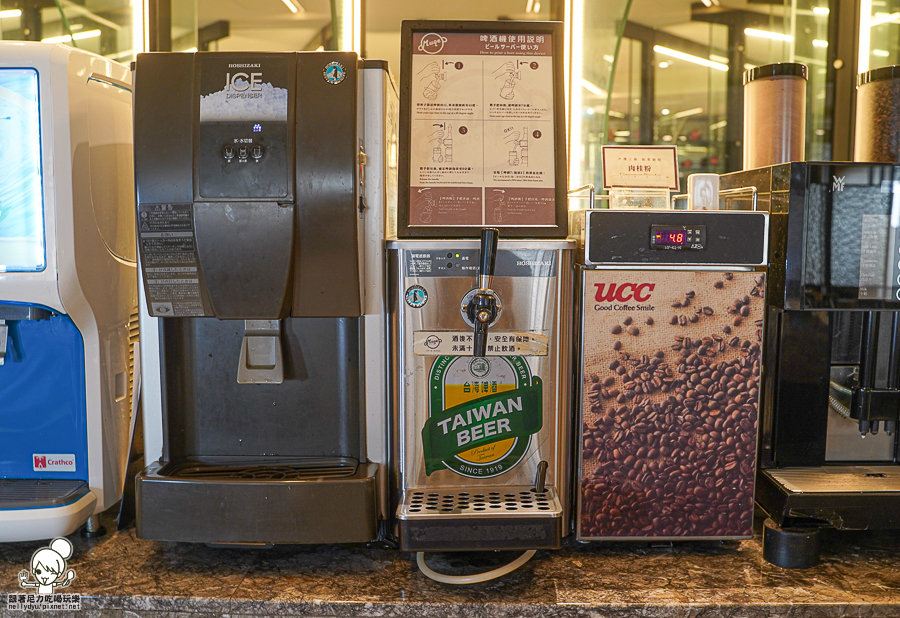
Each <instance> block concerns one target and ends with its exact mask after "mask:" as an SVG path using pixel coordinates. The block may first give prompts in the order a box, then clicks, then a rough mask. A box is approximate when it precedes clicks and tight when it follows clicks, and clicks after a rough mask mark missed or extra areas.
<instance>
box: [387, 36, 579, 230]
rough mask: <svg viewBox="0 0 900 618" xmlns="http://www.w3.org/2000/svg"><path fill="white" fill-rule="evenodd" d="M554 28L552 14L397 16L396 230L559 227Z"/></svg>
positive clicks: (562, 192)
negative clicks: (529, 17)
mask: <svg viewBox="0 0 900 618" xmlns="http://www.w3.org/2000/svg"><path fill="white" fill-rule="evenodd" d="M562 45H563V31H562V26H561V24H559V23H551V22H455V21H405V22H403V29H402V49H401V69H400V74H401V91H400V97H401V103H400V160H399V168H400V170H399V176H400V178H399V180H400V195H399V203H398V217H397V236H398V237H400V238H423V237H427V238H467V237H474V236H478V234H479V230H480V229H481V228H482V227H498V228H501V230H502V231H501V235H503V236H504V237H543V238H548V237H549V238H554V237H556V238H563V237H565V236H566V232H567V221H566V157H565V124H564V113H563V112H564V110H563V84H562V79H563V70H562Z"/></svg>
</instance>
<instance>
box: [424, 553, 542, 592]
mask: <svg viewBox="0 0 900 618" xmlns="http://www.w3.org/2000/svg"><path fill="white" fill-rule="evenodd" d="M535 553H536V552H535V550H533V549H529V550H528V551H526V552H525V553H524V554H522V555H521V556H519V557H518V558H516V559H515V560H513V561H512V562H510V563H509V564H505V565H503V566H502V567H500V568H498V569H494V570H493V571H487V572H485V573H476V574H475V575H444V574H442V573H437V572H435V571H432V570H431V569H430V568H428V566H426V565H425V552H423V551H420V552H418V553H417V554H416V564H418V565H419V570H421V571H422V573H423V574H424V575H425V577H429V578H431V579H433V580H434V581H436V582H441V583H442V584H455V585H459V584H478V583H480V582H486V581H490V580H492V579H497V578H498V577H503V576H504V575H506V574H507V573H512V572H513V571H515V570H516V569H518V568H519V567H520V566H522V565H523V564H525V563H526V562H528V561H529V560H531V558H532V556H534V554H535Z"/></svg>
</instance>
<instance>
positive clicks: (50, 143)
mask: <svg viewBox="0 0 900 618" xmlns="http://www.w3.org/2000/svg"><path fill="white" fill-rule="evenodd" d="M131 125H132V122H131V87H130V75H129V71H128V69H127V68H126V67H124V66H122V65H119V64H117V63H115V62H111V61H109V60H107V59H105V58H102V57H100V56H96V55H93V54H89V53H85V52H81V51H78V50H76V49H73V48H70V47H67V46H63V45H47V44H42V43H26V42H0V170H3V182H2V183H0V542H11V541H28V540H37V539H47V538H53V537H56V536H64V535H67V534H71V533H72V532H73V531H75V530H76V529H77V528H78V527H79V526H81V525H82V524H83V523H84V522H85V521H86V520H88V519H89V518H90V517H92V516H94V515H95V514H98V513H100V512H101V511H103V510H105V509H107V508H109V507H111V506H112V505H113V504H115V503H116V502H117V501H118V500H119V498H120V497H121V494H122V487H123V483H124V477H125V464H126V458H127V452H128V444H129V442H128V437H129V425H130V419H131V416H132V412H133V404H134V401H133V397H132V393H133V386H134V377H135V375H136V374H135V371H134V359H135V358H136V357H135V351H136V350H135V347H136V345H137V339H138V337H137V333H138V328H137V316H138V314H137V281H136V273H137V271H136V261H135V241H134V234H135V232H134V215H133V213H134V185H133V158H132V146H131V144H132V132H131Z"/></svg>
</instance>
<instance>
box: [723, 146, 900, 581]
mask: <svg viewBox="0 0 900 618" xmlns="http://www.w3.org/2000/svg"><path fill="white" fill-rule="evenodd" d="M721 186H722V188H723V189H728V190H744V191H746V192H749V194H748V195H749V196H750V197H748V198H747V202H746V204H745V206H747V207H750V202H751V200H755V201H756V207H757V209H759V210H766V211H768V212H769V216H770V236H769V238H770V241H769V242H770V268H769V277H768V279H767V283H766V286H767V322H766V332H765V346H764V375H763V389H762V396H763V406H762V418H761V425H760V444H759V455H760V458H759V465H760V472H759V475H758V479H757V482H758V489H757V492H756V500H757V503H758V505H759V506H760V507H762V509H763V510H764V511H765V512H766V514H767V515H768V516H769V517H770V518H771V519H770V520H769V521H767V522H766V524H765V527H764V541H763V542H764V555H765V557H766V559H767V560H769V561H770V562H774V563H775V564H779V565H781V566H786V567H803V566H810V565H812V564H815V562H816V561H817V560H818V552H819V534H818V531H819V529H820V527H822V526H831V527H834V528H836V529H839V530H871V529H896V528H898V527H900V466H898V465H897V463H898V461H897V456H898V452H897V431H896V429H897V421H898V413H900V375H898V372H900V235H898V229H900V168H898V167H897V166H895V165H879V164H867V163H811V162H810V163H786V164H781V165H774V166H769V167H763V168H758V169H753V170H746V171H743V172H735V173H732V174H726V175H724V176H722V177H721Z"/></svg>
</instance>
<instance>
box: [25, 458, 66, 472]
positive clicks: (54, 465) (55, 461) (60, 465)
mask: <svg viewBox="0 0 900 618" xmlns="http://www.w3.org/2000/svg"><path fill="white" fill-rule="evenodd" d="M32 463H33V468H32V469H33V470H34V471H35V472H43V471H45V470H46V471H49V472H75V455H72V454H59V453H53V454H46V453H35V454H33V455H32Z"/></svg>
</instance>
